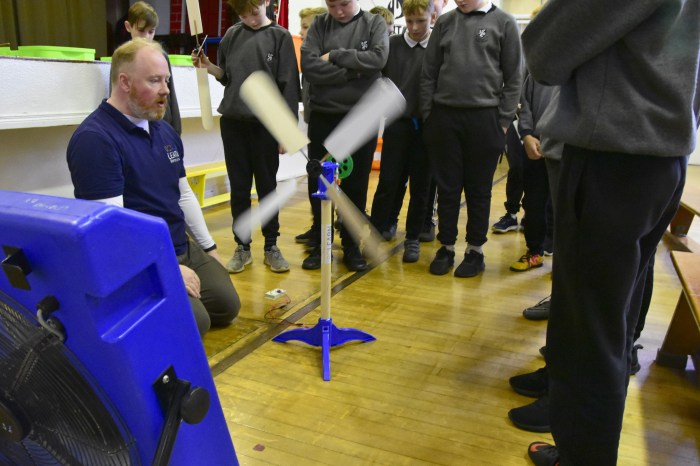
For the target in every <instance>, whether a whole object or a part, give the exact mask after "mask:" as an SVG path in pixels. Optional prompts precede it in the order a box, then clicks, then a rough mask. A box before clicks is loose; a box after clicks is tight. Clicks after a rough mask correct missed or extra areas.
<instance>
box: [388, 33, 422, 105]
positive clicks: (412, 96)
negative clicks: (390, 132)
mask: <svg viewBox="0 0 700 466" xmlns="http://www.w3.org/2000/svg"><path fill="white" fill-rule="evenodd" d="M424 55H425V49H424V48H423V46H422V45H420V44H416V45H415V46H414V47H411V46H410V45H408V43H407V42H406V38H405V37H404V35H403V34H398V35H395V36H391V37H390V38H389V59H388V60H387V62H386V66H385V67H384V71H382V74H383V75H384V76H386V77H387V78H389V79H391V80H392V81H393V83H394V84H396V87H398V88H399V90H400V91H401V94H403V96H404V98H405V99H406V110H404V113H403V115H402V118H412V117H418V118H420V117H421V114H420V112H419V111H418V95H419V89H420V88H419V84H420V75H421V68H422V67H423V56H424Z"/></svg>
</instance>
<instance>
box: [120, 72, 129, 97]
mask: <svg viewBox="0 0 700 466" xmlns="http://www.w3.org/2000/svg"><path fill="white" fill-rule="evenodd" d="M117 83H118V85H119V89H121V90H122V92H124V93H127V94H128V93H129V89H131V82H130V81H129V76H127V74H126V73H119V76H118V77H117Z"/></svg>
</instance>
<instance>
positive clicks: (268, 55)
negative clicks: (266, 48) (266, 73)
mask: <svg viewBox="0 0 700 466" xmlns="http://www.w3.org/2000/svg"><path fill="white" fill-rule="evenodd" d="M273 58H275V55H274V54H273V53H272V52H268V54H267V61H268V63H269V62H271V61H272V59H273Z"/></svg>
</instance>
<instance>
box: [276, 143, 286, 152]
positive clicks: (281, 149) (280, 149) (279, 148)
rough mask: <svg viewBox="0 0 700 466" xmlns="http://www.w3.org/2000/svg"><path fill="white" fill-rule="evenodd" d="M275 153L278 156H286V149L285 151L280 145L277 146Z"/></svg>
mask: <svg viewBox="0 0 700 466" xmlns="http://www.w3.org/2000/svg"><path fill="white" fill-rule="evenodd" d="M277 152H279V153H280V154H286V153H287V149H285V148H284V146H283V145H282V144H280V145H279V146H277Z"/></svg>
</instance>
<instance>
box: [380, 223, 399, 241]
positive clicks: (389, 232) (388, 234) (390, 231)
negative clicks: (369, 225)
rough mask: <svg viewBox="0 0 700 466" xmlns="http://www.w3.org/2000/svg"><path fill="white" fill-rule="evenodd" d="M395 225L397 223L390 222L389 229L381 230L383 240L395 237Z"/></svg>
mask: <svg viewBox="0 0 700 466" xmlns="http://www.w3.org/2000/svg"><path fill="white" fill-rule="evenodd" d="M397 227H398V225H396V224H395V223H392V224H391V225H389V229H387V230H386V231H383V232H382V238H384V241H391V240H392V239H394V238H396V229H397Z"/></svg>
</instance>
